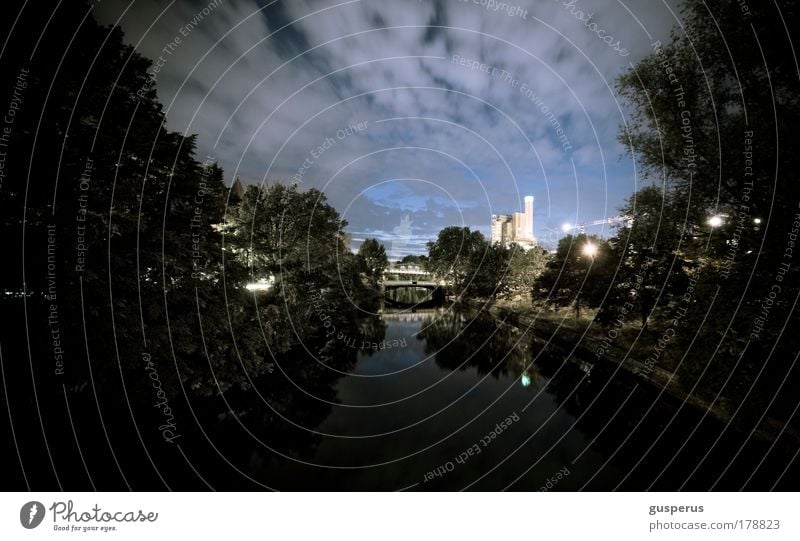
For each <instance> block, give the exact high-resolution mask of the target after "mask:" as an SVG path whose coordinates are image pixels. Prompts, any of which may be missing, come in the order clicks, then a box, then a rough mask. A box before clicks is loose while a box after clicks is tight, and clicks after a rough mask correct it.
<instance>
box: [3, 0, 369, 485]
mask: <svg viewBox="0 0 800 541" xmlns="http://www.w3.org/2000/svg"><path fill="white" fill-rule="evenodd" d="M68 4H69V6H66V5H65V6H64V7H63V9H60V10H59V11H58V12H57V13H56V14H55V19H54V20H57V24H51V25H50V26H49V27H47V31H46V32H45V33H44V34H42V35H41V37H40V34H41V29H42V28H45V23H46V22H47V18H48V17H49V16H50V13H49V12H48V10H37V9H34V8H32V7H31V8H30V9H25V10H24V11H23V12H22V15H21V17H20V19H19V20H18V21H17V23H16V24H17V26H16V28H15V30H14V32H13V34H11V38H10V41H9V43H8V44H7V45H6V47H7V48H6V54H4V55H3V73H4V78H5V79H6V80H7V81H11V84H6V85H3V95H2V96H0V103H3V104H13V105H10V106H9V107H10V108H13V112H12V114H13V118H12V119H11V122H8V121H7V122H6V123H5V124H4V127H5V128H6V131H4V132H3V140H2V143H3V145H2V151H3V156H2V157H3V162H2V163H3V168H2V173H3V175H2V185H1V186H0V197H1V198H2V199H1V200H0V205H2V210H0V219H1V220H2V226H3V239H4V248H5V251H6V261H5V264H4V265H3V266H2V270H0V273H2V274H1V275H0V276H2V278H1V285H2V287H0V291H2V292H3V294H4V299H3V300H2V302H3V316H4V317H3V320H4V325H3V330H2V335H0V347H1V348H2V362H3V370H4V372H3V379H4V388H5V389H7V392H8V397H7V399H8V401H9V402H8V403H9V404H10V405H11V409H12V412H11V415H12V418H13V422H14V426H13V427H11V426H8V427H6V428H8V429H9V433H10V430H11V429H12V428H13V429H14V430H15V438H14V440H13V441H12V440H11V439H7V440H6V443H5V444H4V446H5V448H4V451H6V452H5V453H4V456H8V457H11V456H17V455H18V453H19V456H20V460H21V464H19V465H18V466H17V467H14V468H10V469H11V470H12V471H13V473H9V475H10V477H11V478H12V480H11V481H10V482H9V483H8V485H7V486H15V487H17V488H25V487H26V486H27V487H30V488H35V489H39V490H42V489H54V488H59V487H69V488H71V489H76V488H91V487H92V486H96V487H97V488H99V489H119V488H128V487H131V488H135V489H147V488H166V486H175V485H177V486H179V487H180V488H190V487H191V486H194V484H198V483H200V477H199V476H196V475H195V474H194V473H193V472H192V471H191V469H189V465H188V462H187V459H185V458H183V457H182V453H183V452H186V453H188V454H192V453H194V454H195V456H194V457H193V458H192V459H191V460H192V463H193V464H200V465H202V464H203V460H204V459H203V456H205V455H206V454H208V455H209V456H212V455H214V453H216V452H217V450H219V449H224V448H225V445H226V442H225V438H224V434H225V430H226V428H225V427H222V428H219V430H218V431H217V432H216V433H214V434H210V435H209V434H206V433H204V432H201V431H200V428H199V427H200V426H202V425H204V424H208V423H209V422H214V421H218V420H220V419H225V418H232V419H239V418H246V419H247V420H248V421H249V422H250V423H254V425H255V427H254V426H253V425H250V426H249V427H248V428H249V429H251V430H255V431H256V435H259V436H263V438H264V440H263V441H266V442H267V443H268V444H273V445H275V446H276V447H279V446H280V445H282V443H281V442H282V441H297V440H298V438H301V439H302V438H305V440H309V439H313V438H311V436H309V435H308V433H306V432H302V431H297V432H298V433H297V434H294V435H293V437H292V438H285V440H282V439H281V438H280V433H277V432H276V430H289V429H288V428H284V429H276V428H274V427H276V426H284V425H286V423H274V422H273V421H275V420H276V419H280V418H281V416H284V415H287V416H290V417H291V418H292V419H293V420H294V421H295V422H298V423H301V424H304V425H306V426H315V425H316V424H317V423H318V422H319V421H320V420H321V419H322V418H324V416H325V415H326V408H325V405H324V403H323V402H321V401H319V400H316V399H315V398H314V396H316V397H319V398H322V399H324V400H327V401H335V393H334V392H333V391H332V385H331V383H332V382H333V381H335V380H336V378H337V377H338V376H339V373H338V372H337V371H336V370H344V369H346V368H347V367H348V366H350V364H351V363H352V362H354V359H355V356H356V352H355V350H353V349H351V348H345V347H344V340H343V339H342V336H347V337H351V336H355V337H361V336H362V335H363V334H364V332H366V333H368V334H369V336H370V338H371V339H372V340H375V341H377V340H380V339H381V338H382V337H381V336H380V333H381V332H382V327H381V326H380V325H379V324H378V323H380V322H379V321H378V322H376V321H372V320H371V319H374V318H371V316H368V315H367V314H368V313H369V312H370V311H374V310H375V308H376V306H377V305H376V303H377V299H378V294H377V291H376V290H375V289H374V288H371V287H369V285H370V284H369V281H365V279H364V273H363V270H364V261H363V260H362V258H358V257H356V256H354V255H353V254H352V253H351V252H350V251H349V247H347V246H345V244H344V238H345V235H344V233H343V228H344V227H345V225H346V223H345V222H344V221H342V220H341V218H340V216H339V214H338V213H337V212H336V211H335V210H334V209H333V208H332V207H331V206H330V205H329V204H328V203H327V202H326V199H325V196H324V195H323V194H322V193H320V192H319V191H316V190H308V191H299V190H297V189H296V188H294V187H287V186H284V185H280V184H277V185H271V186H261V187H256V186H251V187H249V188H248V189H247V190H245V191H244V193H243V194H238V195H237V194H234V193H231V191H230V190H229V189H228V188H227V187H226V185H225V183H224V182H223V171H222V170H221V169H220V168H219V167H217V166H216V165H215V164H214V163H213V161H212V160H207V159H206V158H204V157H198V156H197V155H196V143H195V138H194V136H185V135H183V134H181V133H177V132H173V131H170V130H169V129H167V128H166V127H165V115H164V111H163V108H162V105H161V103H160V102H159V100H158V96H157V94H156V88H157V87H156V85H155V84H154V80H153V78H152V76H151V75H150V73H149V69H150V67H151V65H152V64H151V62H150V60H148V59H146V58H143V57H142V56H140V55H139V54H137V53H136V52H135V51H134V49H133V48H132V47H131V46H128V45H125V44H124V42H123V36H122V33H121V31H120V30H119V29H118V28H114V29H112V28H109V27H103V26H100V25H98V24H97V23H96V22H95V20H94V19H93V17H92V15H91V14H89V16H88V17H87V18H86V20H85V21H83V22H81V21H82V19H83V18H84V16H85V15H86V14H87V13H88V12H89V11H90V8H89V6H88V4H87V5H79V6H76V5H75V3H68ZM12 22H13V21H12V20H11V18H8V20H6V21H5V22H4V27H5V28H6V32H4V33H3V35H4V36H5V35H8V34H9V32H8V31H9V30H10V24H11V23H12ZM27 29H36V31H35V32H34V31H33V30H31V31H27ZM34 47H35V49H34ZM9 51H12V52H11V54H8V52H9ZM309 231H311V232H313V234H309ZM259 282H260V283H264V284H270V285H271V287H270V288H269V289H268V290H266V291H258V292H253V291H251V290H248V289H247V288H246V285H247V284H250V283H259ZM356 307H358V308H360V309H361V310H359V309H356ZM331 329H335V330H336V332H335V333H331ZM298 381H299V382H301V385H300V387H302V388H303V391H300V390H299V387H298V386H296V385H295V384H294V383H293V382H298ZM241 390H255V391H257V393H256V394H252V393H251V394H250V395H249V397H250V398H249V399H248V400H244V399H242V400H239V399H238V398H237V397H238V396H239V394H237V393H239V391H241ZM222 391H226V394H225V395H224V398H223V396H222V395H221V392H222ZM254 397H255V398H254ZM231 424H233V422H232V423H231ZM259 430H260V431H261V432H258V431H259ZM182 442H191V444H189V443H186V444H184V445H183V447H181V450H179V449H178V447H179V446H180V445H181V443H182ZM308 443H309V442H308V441H306V444H308ZM305 448H306V449H309V448H310V446H309V445H306V446H305ZM109 451H110V452H109ZM226 451H227V454H225V453H223V454H224V455H225V456H228V457H230V456H232V457H237V453H239V454H240V453H241V452H242V450H240V449H227V450H226ZM285 452H287V453H291V452H294V450H293V449H285ZM306 452H307V451H306ZM217 458H219V457H217ZM241 458H242V460H243V461H246V460H248V459H247V457H246V456H243V457H241ZM82 462H83V463H85V464H86V468H85V469H82V468H76V467H75V466H76V465H77V464H81V463H82ZM234 467H236V465H235V464H234V465H233V466H231V467H228V468H227V469H226V470H225V471H219V472H217V473H215V474H212V475H217V476H218V479H217V481H218V482H219V483H221V486H224V483H225V479H226V478H227V477H229V472H231V471H234V470H233V469H232V468H234ZM23 468H24V470H25V472H27V473H25V474H23V472H22V470H23ZM108 472H111V473H110V474H109V473H108ZM126 472H137V473H136V474H135V475H134V476H133V478H131V477H130V474H128V475H127V476H126ZM203 475H209V474H208V472H204V473H203ZM184 478H186V479H192V483H194V484H191V485H187V484H182V482H181V480H182V479H184ZM92 483H93V484H92ZM200 486H202V485H200ZM254 486H257V485H254Z"/></svg>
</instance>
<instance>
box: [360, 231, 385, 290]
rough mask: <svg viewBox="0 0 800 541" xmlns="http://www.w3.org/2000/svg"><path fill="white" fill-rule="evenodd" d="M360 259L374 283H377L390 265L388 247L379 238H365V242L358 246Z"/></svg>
mask: <svg viewBox="0 0 800 541" xmlns="http://www.w3.org/2000/svg"><path fill="white" fill-rule="evenodd" d="M358 259H359V263H360V265H361V266H362V268H363V269H364V272H365V273H366V275H367V277H368V278H369V279H370V281H371V282H372V283H373V284H377V282H378V280H380V278H381V276H382V275H383V271H385V270H386V268H387V267H388V266H389V258H388V257H387V256H386V248H384V247H383V244H381V243H380V242H378V241H377V239H364V242H362V243H361V246H359V247H358Z"/></svg>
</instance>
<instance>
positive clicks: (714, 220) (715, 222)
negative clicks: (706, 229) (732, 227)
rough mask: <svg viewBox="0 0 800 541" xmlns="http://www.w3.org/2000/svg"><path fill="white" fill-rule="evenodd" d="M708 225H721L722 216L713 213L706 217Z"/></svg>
mask: <svg viewBox="0 0 800 541" xmlns="http://www.w3.org/2000/svg"><path fill="white" fill-rule="evenodd" d="M708 225H710V226H711V227H719V226H721V225H722V216H720V215H718V214H715V215H714V216H712V217H711V218H709V219H708Z"/></svg>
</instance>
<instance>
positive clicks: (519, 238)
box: [492, 195, 536, 248]
mask: <svg viewBox="0 0 800 541" xmlns="http://www.w3.org/2000/svg"><path fill="white" fill-rule="evenodd" d="M492 242H499V243H501V244H511V243H512V242H513V243H517V244H519V245H520V246H523V247H525V248H530V247H532V246H534V244H535V243H536V238H535V237H534V236H533V196H532V195H526V196H525V212H515V213H513V214H493V215H492Z"/></svg>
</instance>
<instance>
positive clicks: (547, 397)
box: [192, 306, 788, 490]
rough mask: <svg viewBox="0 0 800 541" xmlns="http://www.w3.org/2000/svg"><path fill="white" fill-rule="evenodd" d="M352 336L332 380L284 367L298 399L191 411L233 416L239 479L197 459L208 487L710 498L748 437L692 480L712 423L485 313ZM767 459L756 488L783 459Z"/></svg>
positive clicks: (723, 484)
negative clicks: (615, 492) (657, 493)
mask: <svg viewBox="0 0 800 541" xmlns="http://www.w3.org/2000/svg"><path fill="white" fill-rule="evenodd" d="M361 332H362V336H360V337H359V340H358V345H355V346H354V345H351V344H349V343H347V342H345V341H342V340H333V341H331V342H329V343H328V347H330V348H332V349H331V350H330V351H329V352H328V353H329V355H328V357H335V358H337V359H338V361H337V362H336V367H337V368H338V369H340V371H339V372H336V371H333V370H331V367H329V366H326V365H325V364H322V363H318V362H315V361H314V360H313V358H309V357H303V356H302V354H301V352H298V356H297V358H296V362H293V363H288V364H287V366H286V370H287V374H288V375H289V376H291V377H292V378H293V380H294V381H296V382H298V383H302V388H296V387H292V386H287V385H286V384H285V382H281V381H280V380H278V379H276V378H272V379H271V380H270V379H269V378H264V379H263V381H261V380H260V381H258V382H257V385H258V386H259V391H260V392H262V394H263V396H265V397H267V398H268V404H269V406H267V405H266V404H265V403H262V402H260V401H257V400H254V399H253V394H252V393H240V394H239V395H230V397H227V396H226V400H227V405H225V407H222V408H220V406H221V405H222V404H220V403H216V405H215V404H213V403H207V404H206V406H205V407H204V408H201V410H199V416H200V417H201V418H203V419H204V422H205V423H208V422H209V419H212V418H213V415H214V411H215V408H218V409H217V411H219V410H220V409H221V410H225V409H226V408H227V406H231V407H232V409H233V412H234V414H233V415H228V416H225V417H224V418H223V417H217V421H216V423H213V424H214V425H215V429H214V431H213V433H214V436H215V440H216V441H218V442H220V443H219V444H218V450H219V451H220V453H221V454H222V455H224V456H225V457H226V459H227V460H230V461H231V463H232V466H233V467H235V468H236V470H235V474H234V475H231V467H225V468H222V469H220V467H219V463H220V455H219V454H216V453H213V452H208V453H206V454H202V453H200V454H199V456H193V460H194V461H195V464H197V465H198V466H197V467H198V468H202V471H203V472H204V476H205V477H206V479H208V480H209V481H213V483H214V486H216V487H218V488H253V487H258V486H260V485H258V484H254V483H261V484H263V485H265V486H270V487H273V488H279V489H294V490H300V489H342V490H351V489H352V490H395V489H399V488H407V487H410V488H411V489H413V490H442V489H448V490H455V489H463V488H470V489H481V490H500V489H505V488H509V489H514V490H538V489H540V488H542V487H545V488H547V489H552V490H578V489H586V490H610V489H614V488H619V489H636V490H641V489H647V488H652V489H661V490H674V489H676V488H679V487H680V486H681V485H682V484H683V483H684V481H687V486H685V487H684V488H687V489H704V488H708V487H709V486H710V485H711V484H713V483H715V482H716V481H717V479H718V478H719V476H720V474H721V473H722V469H723V468H724V467H725V466H726V465H727V464H728V463H729V462H730V461H731V459H732V458H733V454H734V453H736V451H737V450H738V449H739V447H740V446H741V443H742V442H743V441H744V437H743V436H742V435H740V434H737V433H736V432H735V431H732V430H729V431H728V433H727V434H726V435H725V436H723V437H722V438H721V440H720V443H719V444H718V445H717V446H716V447H715V451H712V452H711V454H710V457H709V460H707V461H706V462H705V463H704V466H703V467H702V468H700V469H698V471H693V470H694V466H695V465H696V464H697V457H698V456H702V455H704V454H705V453H706V451H708V449H710V448H711V447H712V446H711V444H712V443H713V442H714V441H715V440H716V438H717V436H719V435H720V433H721V428H722V425H721V424H720V423H717V422H715V421H713V420H711V419H710V418H706V419H705V420H702V422H701V418H702V416H701V415H700V414H699V413H698V412H697V411H695V410H692V409H690V408H683V407H681V404H680V403H679V402H677V401H676V400H674V399H672V398H670V397H669V396H667V395H665V394H662V393H659V391H658V390H657V389H653V388H650V387H647V386H645V385H643V384H641V383H640V382H638V380H635V379H633V378H631V377H629V376H626V375H625V374H622V373H615V372H614V371H613V370H611V369H609V368H607V367H604V366H601V365H597V366H593V367H591V366H589V365H588V364H586V362H585V361H579V360H576V359H575V358H574V356H573V355H571V352H565V351H561V350H558V349H555V348H553V347H552V346H547V345H546V344H547V337H543V336H534V335H533V334H531V333H526V332H523V331H521V330H520V329H518V328H516V327H513V326H510V325H505V324H503V323H502V322H501V321H499V320H498V319H496V318H494V317H492V316H489V315H487V314H482V313H476V312H475V311H472V310H465V309H462V308H458V307H452V306H451V307H447V308H442V309H436V310H421V311H416V312H411V311H407V310H406V311H404V310H399V311H398V310H394V311H392V310H386V311H384V313H382V314H381V315H380V316H376V317H375V318H374V319H373V320H371V321H367V322H364V323H363V324H362V327H361ZM362 343H373V344H384V345H386V344H401V346H399V347H385V346H384V347H377V348H372V347H366V348H365V347H361V344H362ZM342 372H345V373H346V375H343V374H342ZM218 400H221V398H220V399H218ZM673 417H675V420H674V421H672V418H673ZM509 419H511V421H509ZM698 424H699V428H696V427H698ZM693 430H694V433H693V434H692V431H693ZM690 436H691V437H690ZM256 438H258V439H259V440H260V441H261V442H262V443H257V442H256V441H255V440H256ZM196 444H197V441H194V442H193V443H192V445H193V447H192V448H193V449H194V450H195V454H197V452H196V449H197V445H196ZM267 447H269V448H267ZM764 449H765V446H764V444H761V443H759V442H755V443H753V442H751V443H750V444H748V446H746V447H745V449H744V451H742V453H740V456H739V457H738V458H737V467H732V468H730V469H729V470H728V472H726V473H725V476H723V477H722V479H721V481H720V483H719V484H718V485H717V488H738V487H739V486H741V484H742V483H743V482H744V480H746V478H747V476H749V474H750V473H751V472H752V469H753V468H754V467H755V464H756V463H757V462H758V461H756V460H754V458H753V457H759V456H762V455H763V453H764ZM759 453H761V454H760V455H759ZM773 456H774V458H775V465H774V466H772V465H767V466H763V467H762V471H761V473H762V475H764V478H765V479H772V480H774V479H775V478H776V475H777V474H775V475H773V476H771V477H770V475H768V474H769V473H770V472H772V470H777V469H778V468H780V469H782V468H783V466H785V464H786V463H787V462H786V461H787V460H788V458H785V457H784V456H783V455H781V454H779V453H774V454H773ZM748 460H749V461H750V462H749V463H748V462H747V461H748ZM748 464H750V465H748ZM442 468H443V469H442ZM770 468H772V470H770ZM765 470H766V471H765ZM437 472H438V473H437ZM559 472H561V476H560V477H559ZM567 472H568V473H567ZM773 473H774V472H773ZM778 473H779V472H778ZM248 477H249V478H250V479H248ZM554 479H555V480H556V481H557V482H556V481H553V480H554ZM737 483H738V484H737ZM651 485H652V486H651ZM751 488H757V487H755V486H753V487H751Z"/></svg>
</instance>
